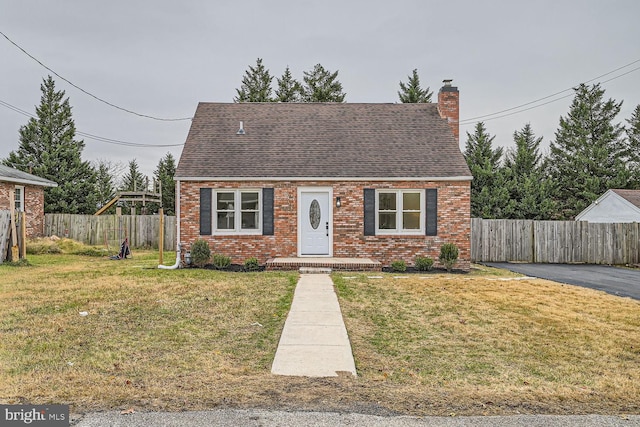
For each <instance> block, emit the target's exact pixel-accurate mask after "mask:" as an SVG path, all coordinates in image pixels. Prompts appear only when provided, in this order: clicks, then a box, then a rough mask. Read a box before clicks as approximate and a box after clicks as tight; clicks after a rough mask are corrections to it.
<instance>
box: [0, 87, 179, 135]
mask: <svg viewBox="0 0 640 427" xmlns="http://www.w3.org/2000/svg"><path fill="white" fill-rule="evenodd" d="M0 105H2V106H3V107H5V108H8V109H9V110H13V111H15V112H16V113H18V114H22V115H23V116H27V117H30V118H32V119H35V118H37V117H36V116H34V115H33V114H31V113H29V112H27V111H25V110H23V109H21V108H18V107H16V106H15V105H11V104H9V103H8V102H5V101H3V100H1V99H0ZM76 134H78V135H80V136H83V137H85V138H88V139H93V140H95V141H100V142H104V143H107V144H114V145H123V146H126V147H180V146H182V145H184V144H141V143H137V142H128V141H122V140H119V139H113V138H107V137H104V136H99V135H93V134H91V133H87V132H81V131H78V130H77V131H76Z"/></svg>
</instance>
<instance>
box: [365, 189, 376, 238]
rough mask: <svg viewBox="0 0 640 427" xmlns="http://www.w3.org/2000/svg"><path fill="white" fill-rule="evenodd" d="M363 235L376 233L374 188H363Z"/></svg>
mask: <svg viewBox="0 0 640 427" xmlns="http://www.w3.org/2000/svg"><path fill="white" fill-rule="evenodd" d="M364 235H365V236H375V235H376V190H375V189H373V188H365V189H364Z"/></svg>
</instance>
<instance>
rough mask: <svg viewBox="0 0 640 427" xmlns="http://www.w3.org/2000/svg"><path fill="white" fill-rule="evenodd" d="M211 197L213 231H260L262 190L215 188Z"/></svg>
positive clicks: (234, 232) (249, 232)
mask: <svg viewBox="0 0 640 427" xmlns="http://www.w3.org/2000/svg"><path fill="white" fill-rule="evenodd" d="M213 197H214V199H213V205H214V207H215V208H214V210H213V232H214V233H216V234H239V233H242V234H261V233H262V192H261V191H260V190H253V189H252V190H245V189H242V190H233V189H229V190H226V189H225V190H216V191H214V194H213Z"/></svg>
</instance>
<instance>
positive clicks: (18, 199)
mask: <svg viewBox="0 0 640 427" xmlns="http://www.w3.org/2000/svg"><path fill="white" fill-rule="evenodd" d="M15 206H16V211H19V212H23V211H24V186H23V185H16V189H15Z"/></svg>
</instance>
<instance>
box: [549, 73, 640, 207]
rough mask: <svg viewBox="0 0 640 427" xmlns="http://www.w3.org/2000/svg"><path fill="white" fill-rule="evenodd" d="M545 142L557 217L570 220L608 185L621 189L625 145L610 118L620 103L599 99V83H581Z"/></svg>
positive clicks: (626, 182) (625, 181) (626, 177)
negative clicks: (548, 142)
mask: <svg viewBox="0 0 640 427" xmlns="http://www.w3.org/2000/svg"><path fill="white" fill-rule="evenodd" d="M575 92H576V93H575V97H574V99H573V102H572V103H571V106H570V109H569V113H568V114H567V116H566V117H560V126H559V128H558V130H557V131H556V134H555V141H553V142H552V143H551V155H550V158H549V160H550V165H551V175H552V177H553V179H554V181H555V183H556V191H555V201H556V202H557V203H558V207H559V211H558V216H559V217H560V219H572V218H574V217H575V215H577V214H578V213H580V212H581V211H582V210H583V209H585V208H586V207H587V206H589V204H591V203H592V202H593V201H594V200H596V198H598V197H599V196H600V195H602V194H603V193H604V192H605V191H607V190H608V189H610V188H627V186H629V184H630V183H629V179H630V172H629V169H628V168H627V166H626V162H627V160H628V152H629V148H628V147H629V146H628V144H627V143H626V141H625V139H624V137H623V132H624V128H623V127H622V125H620V124H615V123H614V120H615V118H616V116H617V115H618V113H619V112H620V107H621V105H622V102H619V103H617V102H615V101H614V100H612V99H609V100H607V101H605V100H604V99H603V96H604V89H601V88H600V84H596V85H593V86H587V85H584V84H581V85H580V86H579V87H578V88H576V89H575Z"/></svg>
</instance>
